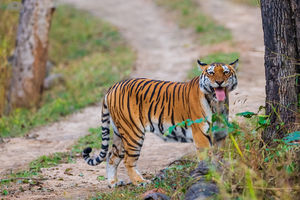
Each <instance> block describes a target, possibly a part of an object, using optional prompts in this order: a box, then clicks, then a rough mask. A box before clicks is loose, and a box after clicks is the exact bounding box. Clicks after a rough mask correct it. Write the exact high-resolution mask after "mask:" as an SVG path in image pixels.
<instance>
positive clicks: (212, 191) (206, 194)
mask: <svg viewBox="0 0 300 200" xmlns="http://www.w3.org/2000/svg"><path fill="white" fill-rule="evenodd" d="M218 193H219V189H218V187H217V185H216V184H215V183H212V182H207V181H205V179H204V178H203V180H200V181H198V182H197V183H195V184H193V185H192V186H191V187H190V188H189V189H188V191H187V192H186V194H185V198H184V199H185V200H201V199H208V198H209V199H211V197H212V196H214V195H217V194H218Z"/></svg>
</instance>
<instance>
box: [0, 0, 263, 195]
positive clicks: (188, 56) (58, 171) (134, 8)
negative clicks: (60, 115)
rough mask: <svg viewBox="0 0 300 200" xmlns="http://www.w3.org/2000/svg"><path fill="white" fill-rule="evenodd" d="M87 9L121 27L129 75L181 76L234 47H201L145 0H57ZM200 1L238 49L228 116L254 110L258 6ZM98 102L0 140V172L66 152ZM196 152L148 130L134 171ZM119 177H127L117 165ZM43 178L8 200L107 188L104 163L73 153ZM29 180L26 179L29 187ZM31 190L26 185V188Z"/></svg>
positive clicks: (150, 170)
mask: <svg viewBox="0 0 300 200" xmlns="http://www.w3.org/2000/svg"><path fill="white" fill-rule="evenodd" d="M61 2H64V3H70V4H72V5H74V6H75V7H78V8H80V9H83V10H88V11H89V12H91V13H92V14H93V15H95V16H97V17H99V18H101V19H104V20H106V21H108V22H110V23H112V24H114V25H115V26H116V27H118V28H119V30H120V32H121V34H122V35H123V36H124V37H125V39H126V40H127V41H128V43H129V44H130V45H131V46H132V48H133V49H135V51H136V52H137V56H138V59H137V61H136V69H135V71H134V72H133V73H132V75H131V76H132V77H149V78H155V79H163V80H174V81H182V80H184V79H185V78H186V72H187V71H188V70H189V69H190V68H191V66H192V64H193V63H195V61H196V59H197V58H198V56H200V55H201V56H204V55H207V54H209V53H212V52H216V51H219V50H224V49H225V50H226V49H227V50H228V49H231V48H232V47H230V46H226V44H221V45H220V44H219V45H215V46H204V47H199V46H197V43H196V42H194V41H195V40H194V37H193V34H192V32H191V31H189V30H182V29H180V28H178V26H177V25H176V23H175V22H174V21H173V20H172V17H170V16H168V14H167V13H165V11H164V10H162V9H161V8H159V7H157V6H156V5H155V4H154V2H153V1H150V0H130V1H126V3H124V1H122V0H101V1H98V0H86V1H82V0H62V1H61ZM199 6H201V9H203V11H204V12H206V13H207V14H208V15H211V16H212V17H214V18H215V20H216V21H218V22H219V23H220V24H223V25H225V26H226V27H227V28H229V29H230V30H231V31H232V33H233V36H234V43H235V45H234V46H235V48H236V49H234V51H237V52H240V54H241V58H240V60H241V67H240V70H239V74H238V77H239V85H238V89H237V90H235V91H234V92H233V93H232V94H231V97H230V98H231V105H230V106H231V107H230V110H231V111H230V112H231V116H232V117H234V115H233V114H232V113H236V112H239V111H245V110H250V111H256V110H257V109H258V107H259V106H260V105H263V104H264V96H265V94H264V85H265V82H264V67H263V50H264V46H263V41H262V30H261V21H260V12H259V8H250V7H247V6H243V5H236V4H232V3H230V2H228V1H225V0H214V1H205V0H199ZM99 121H100V107H99V105H96V106H92V107H88V108H85V109H83V110H81V111H80V112H77V113H75V114H73V115H71V116H68V117H66V118H65V119H63V120H61V121H59V122H56V123H53V124H51V125H48V126H44V127H40V128H37V129H35V130H32V131H31V132H30V133H28V134H27V136H26V137H22V138H11V139H6V140H5V141H4V143H2V144H0V154H1V156H0V163H1V169H0V174H5V173H7V172H10V171H16V170H19V169H24V166H27V165H28V163H29V162H30V161H32V160H34V159H36V158H37V157H39V156H41V155H48V154H51V153H54V152H65V151H68V148H69V147H70V146H71V145H72V144H73V143H74V142H75V141H76V140H77V139H78V138H79V137H81V136H83V135H86V134H88V129H89V128H91V127H98V126H99ZM191 152H194V147H193V145H192V144H183V143H165V142H163V141H162V140H160V139H159V138H157V137H156V136H155V135H153V134H148V133H147V134H146V139H145V142H144V145H143V148H142V153H141V157H140V159H139V162H138V168H139V170H140V171H141V172H142V173H146V174H147V175H149V174H155V173H156V172H158V171H159V170H160V169H162V168H164V167H165V166H167V165H168V163H170V162H172V161H174V160H176V159H178V158H180V157H182V156H183V155H185V154H187V153H191ZM118 174H119V177H120V178H122V179H123V180H125V181H128V177H127V175H126V171H125V168H124V166H123V164H122V163H121V166H120V167H119V171H118ZM42 176H43V177H44V178H47V179H48V180H43V181H40V182H39V184H38V185H35V186H30V187H29V186H24V185H22V187H24V188H23V189H24V190H25V191H23V192H21V190H20V189H19V186H21V185H16V190H15V191H14V194H13V195H10V196H6V197H7V198H9V199H83V198H86V197H87V196H89V195H92V194H93V193H95V192H100V191H108V190H109V189H108V187H107V183H106V181H105V180H97V177H98V176H105V164H102V165H99V166H97V167H93V166H88V165H87V164H86V163H84V162H83V160H82V159H80V158H78V159H77V160H76V163H69V164H61V165H59V166H56V167H53V168H47V169H42ZM27 185H28V184H27ZM26 187H29V188H26Z"/></svg>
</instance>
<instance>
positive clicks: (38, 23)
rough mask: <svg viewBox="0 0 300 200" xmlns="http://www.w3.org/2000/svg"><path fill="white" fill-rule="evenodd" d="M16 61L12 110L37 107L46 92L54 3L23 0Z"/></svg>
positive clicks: (11, 99)
mask: <svg viewBox="0 0 300 200" xmlns="http://www.w3.org/2000/svg"><path fill="white" fill-rule="evenodd" d="M22 4H23V7H22V9H21V12H20V19H19V27H18V33H17V39H16V49H15V52H14V59H13V61H12V79H11V84H10V92H9V95H8V104H9V107H10V108H12V107H33V106H34V105H36V104H38V103H39V101H40V98H41V94H42V92H43V81H44V78H45V74H46V61H47V51H48V33H49V30H50V25H51V19H52V15H53V12H54V4H53V0H23V1H22Z"/></svg>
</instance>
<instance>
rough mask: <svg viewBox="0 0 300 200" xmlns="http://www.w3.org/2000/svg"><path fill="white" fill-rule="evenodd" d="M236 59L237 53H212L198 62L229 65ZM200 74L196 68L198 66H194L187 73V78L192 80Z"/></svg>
mask: <svg viewBox="0 0 300 200" xmlns="http://www.w3.org/2000/svg"><path fill="white" fill-rule="evenodd" d="M237 58H239V53H237V52H232V53H222V52H219V53H213V54H210V55H208V56H205V57H203V58H200V60H201V61H202V62H204V63H207V64H210V63H213V62H221V63H226V64H229V63H231V62H233V61H235V60H236V59H237ZM200 74H201V71H200V70H199V68H198V65H197V64H196V65H195V66H194V67H193V68H192V69H191V70H190V71H189V72H188V78H189V79H192V78H193V77H195V76H199V75H200Z"/></svg>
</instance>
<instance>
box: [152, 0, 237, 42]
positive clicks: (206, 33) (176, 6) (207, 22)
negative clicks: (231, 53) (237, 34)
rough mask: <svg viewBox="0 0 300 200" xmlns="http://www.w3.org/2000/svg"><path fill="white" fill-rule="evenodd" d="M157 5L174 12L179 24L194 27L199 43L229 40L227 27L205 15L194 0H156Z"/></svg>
mask: <svg viewBox="0 0 300 200" xmlns="http://www.w3.org/2000/svg"><path fill="white" fill-rule="evenodd" d="M156 2H157V3H158V5H161V6H163V7H166V8H167V9H168V10H170V11H172V12H174V13H175V14H176V15H175V18H176V20H177V21H178V23H179V25H180V26H182V27H188V28H192V29H194V31H195V33H197V38H198V40H199V42H200V43H201V44H216V43H220V42H223V41H228V40H231V38H232V36H231V33H230V31H229V30H228V29H226V28H225V27H223V26H221V25H219V24H217V23H216V22H215V21H214V20H213V19H212V18H210V17H208V16H205V15H203V14H201V13H202V11H201V10H200V9H199V6H198V5H197V2H196V1H194V0H156Z"/></svg>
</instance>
